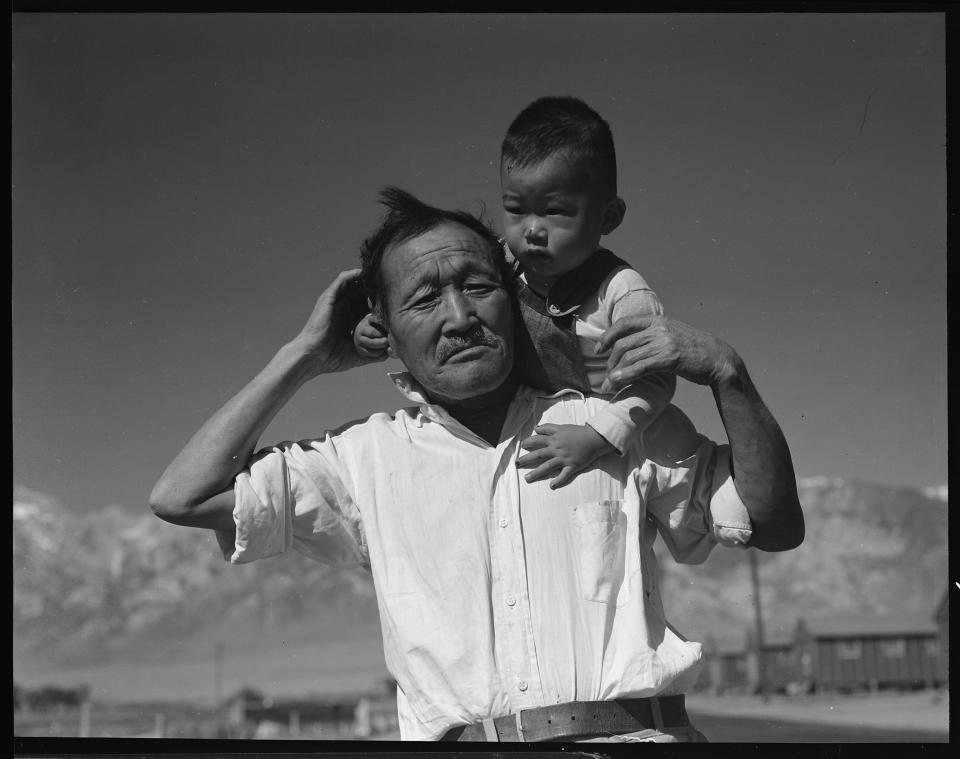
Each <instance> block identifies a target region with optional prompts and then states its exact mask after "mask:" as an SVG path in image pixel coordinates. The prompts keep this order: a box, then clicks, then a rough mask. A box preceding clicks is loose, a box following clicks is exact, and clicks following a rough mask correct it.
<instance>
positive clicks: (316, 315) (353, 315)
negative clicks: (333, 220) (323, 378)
mask: <svg viewBox="0 0 960 759" xmlns="http://www.w3.org/2000/svg"><path fill="white" fill-rule="evenodd" d="M359 276H360V269H350V270H349V271H344V272H340V274H338V275H337V278H336V279H335V280H333V282H332V283H331V284H330V285H329V287H327V289H326V290H324V291H323V293H322V294H321V295H320V297H319V298H318V299H317V302H316V305H315V306H314V307H313V313H311V314H310V318H309V319H308V320H307V323H306V324H305V325H304V327H303V329H302V330H300V334H299V335H297V337H295V338H294V339H293V341H292V342H291V345H295V346H297V347H298V348H299V349H300V350H302V351H303V353H304V355H305V356H306V357H307V361H308V373H309V376H311V377H316V376H318V375H320V374H329V373H331V372H342V371H346V370H347V369H352V368H353V367H355V366H361V365H363V364H369V363H371V362H373V361H379V360H381V359H379V358H376V357H372V356H364V355H360V353H358V352H357V349H356V347H355V346H354V342H353V337H352V335H351V330H352V329H353V327H354V326H355V325H356V324H357V322H358V321H360V319H361V318H362V317H363V315H364V314H365V313H366V312H367V304H366V300H365V299H364V297H363V293H362V292H361V290H360V287H359V280H358V277H359Z"/></svg>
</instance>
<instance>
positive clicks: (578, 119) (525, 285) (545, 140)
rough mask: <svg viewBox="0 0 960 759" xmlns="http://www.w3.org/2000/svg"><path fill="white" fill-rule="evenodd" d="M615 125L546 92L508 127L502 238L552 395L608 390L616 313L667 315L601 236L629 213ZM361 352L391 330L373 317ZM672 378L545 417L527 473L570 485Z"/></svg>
mask: <svg viewBox="0 0 960 759" xmlns="http://www.w3.org/2000/svg"><path fill="white" fill-rule="evenodd" d="M616 183H617V169H616V156H615V153H614V147H613V136H612V134H611V132H610V127H609V125H608V124H607V122H606V121H604V120H603V119H602V118H601V117H600V116H599V115H598V114H597V113H596V112H595V111H593V110H592V109H591V108H590V107H589V106H587V105H586V104H585V103H584V102H582V101H581V100H578V99H576V98H572V97H545V98H540V99H539V100H536V101H534V102H533V103H531V104H530V105H529V106H527V107H526V108H525V109H524V110H523V111H521V112H520V114H519V115H518V116H517V117H516V118H515V119H514V120H513V122H512V123H511V124H510V127H509V129H508V130H507V134H506V136H505V138H504V140H503V145H502V148H501V158H500V184H501V189H502V192H503V211H504V222H503V225H504V237H505V242H506V245H507V247H508V251H509V254H510V255H509V257H510V258H512V262H513V264H514V274H515V278H514V282H513V284H514V287H515V291H516V295H517V299H518V301H519V305H520V311H521V315H522V317H523V322H524V326H525V327H526V330H525V333H524V334H522V335H521V336H520V344H519V345H518V346H517V351H516V361H517V362H518V366H517V368H518V371H519V375H518V376H519V377H520V379H521V380H522V381H523V382H525V383H526V384H528V385H531V386H533V387H539V388H542V389H545V390H549V391H551V392H556V391H558V390H560V389H563V388H574V389H578V390H581V391H583V392H594V393H601V392H602V389H603V387H602V386H603V380H604V377H605V375H606V370H607V366H606V364H607V358H608V357H609V353H603V354H599V353H597V352H596V349H595V346H596V343H597V341H598V340H599V338H600V336H601V335H602V334H603V332H604V331H605V330H606V329H607V328H608V327H609V326H610V325H611V324H612V323H613V322H614V321H616V320H617V319H620V318H621V317H624V316H633V315H637V314H662V313H663V308H662V306H661V305H660V301H659V299H658V298H657V296H656V294H655V293H654V292H653V291H652V290H651V289H650V287H649V285H647V283H646V281H644V279H643V277H641V276H640V275H639V274H638V273H637V272H636V271H634V270H633V269H632V268H630V266H629V265H628V264H627V263H626V262H625V261H623V260H621V259H619V258H617V256H615V255H613V253H611V252H610V251H608V250H605V249H604V248H601V247H600V238H601V237H602V236H603V235H605V234H609V233H610V232H612V231H613V230H615V229H616V228H617V227H618V226H619V225H620V222H621V221H622V220H623V216H624V213H625V211H626V205H625V203H624V202H623V200H622V199H621V198H620V197H619V196H618V195H617V184H616ZM354 342H355V344H356V346H357V349H358V350H359V351H360V352H361V353H363V354H365V355H382V354H383V353H384V352H385V350H386V339H385V338H384V337H383V333H382V332H381V331H380V330H379V329H378V328H377V326H376V325H374V324H373V323H372V322H371V321H370V320H369V317H367V318H365V319H364V320H363V321H362V322H361V323H360V324H359V325H358V326H357V328H356V329H355V331H354ZM675 386H676V378H675V377H674V376H673V375H659V374H658V375H650V376H648V377H644V378H643V379H642V380H640V381H638V382H635V383H634V384H633V385H630V386H629V387H627V388H625V389H623V390H621V391H620V392H619V393H617V394H616V395H615V396H613V397H612V398H611V403H610V405H609V406H607V407H606V408H605V409H604V410H603V411H601V412H599V413H598V414H597V415H596V416H594V417H592V418H591V419H588V420H587V422H586V424H585V425H582V426H578V425H559V426H556V425H545V426H542V427H538V428H536V430H535V433H536V434H535V435H533V436H531V437H529V438H527V439H526V440H524V441H523V443H522V445H523V448H524V449H525V450H528V451H531V453H528V454H526V455H524V456H523V457H521V458H520V459H519V460H518V462H517V463H518V464H519V465H520V466H522V467H525V468H526V467H531V466H532V467H535V468H534V469H533V470H532V471H531V472H529V473H528V474H527V475H526V479H527V480H528V481H534V480H538V479H543V477H545V476H547V475H549V474H551V473H556V472H559V473H558V475H557V476H556V477H555V478H554V479H553V480H552V481H551V482H550V487H552V488H557V487H562V486H564V485H566V484H567V483H568V482H570V481H571V480H572V479H573V477H574V476H575V475H576V474H577V473H578V472H580V471H583V470H584V469H586V468H588V467H589V466H590V465H591V464H592V463H593V462H594V461H595V460H596V459H597V458H599V457H600V456H602V455H604V454H606V453H610V452H614V451H616V452H619V453H621V454H622V453H624V452H626V450H627V448H629V447H630V445H631V444H632V443H633V442H634V441H635V440H637V439H638V438H639V436H640V434H641V433H642V432H643V430H644V429H646V427H647V426H649V424H650V422H651V421H653V419H654V418H655V417H656V416H657V414H659V413H660V412H661V411H662V410H663V409H664V408H665V407H666V406H667V404H669V402H670V399H671V398H672V396H673V392H674V389H675Z"/></svg>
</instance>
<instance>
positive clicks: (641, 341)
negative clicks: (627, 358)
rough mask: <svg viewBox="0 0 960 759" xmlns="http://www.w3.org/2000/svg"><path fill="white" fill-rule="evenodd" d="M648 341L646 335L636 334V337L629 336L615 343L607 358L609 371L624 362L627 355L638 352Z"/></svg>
mask: <svg viewBox="0 0 960 759" xmlns="http://www.w3.org/2000/svg"><path fill="white" fill-rule="evenodd" d="M647 340H648V337H647V335H646V334H636V335H627V336H626V337H621V338H620V339H619V340H617V342H616V343H614V345H613V348H612V349H611V350H610V356H609V357H608V358H607V370H608V371H609V370H610V369H613V368H615V367H616V366H617V364H619V363H621V362H622V361H623V357H624V355H625V354H627V353H628V352H630V351H632V350H636V349H637V348H640V347H641V346H643V345H645V344H646V342H647Z"/></svg>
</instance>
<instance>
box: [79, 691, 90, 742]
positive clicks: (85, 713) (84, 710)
mask: <svg viewBox="0 0 960 759" xmlns="http://www.w3.org/2000/svg"><path fill="white" fill-rule="evenodd" d="M77 734H78V736H79V737H80V738H89V737H90V699H89V698H85V699H84V700H83V701H82V702H81V703H80V729H79V730H78V731H77Z"/></svg>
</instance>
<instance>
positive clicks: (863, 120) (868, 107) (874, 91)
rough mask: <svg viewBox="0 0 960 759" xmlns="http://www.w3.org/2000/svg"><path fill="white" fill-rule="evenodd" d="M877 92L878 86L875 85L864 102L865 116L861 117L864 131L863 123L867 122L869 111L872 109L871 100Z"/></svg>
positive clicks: (861, 129)
mask: <svg viewBox="0 0 960 759" xmlns="http://www.w3.org/2000/svg"><path fill="white" fill-rule="evenodd" d="M876 94H877V88H876V87H874V88H873V91H872V92H871V93H870V94H869V95H867V102H866V103H864V104H863V118H862V119H860V131H861V132H862V131H863V125H864V124H866V123H867V111H868V110H869V109H870V101H871V100H872V99H873V96H874V95H876Z"/></svg>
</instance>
